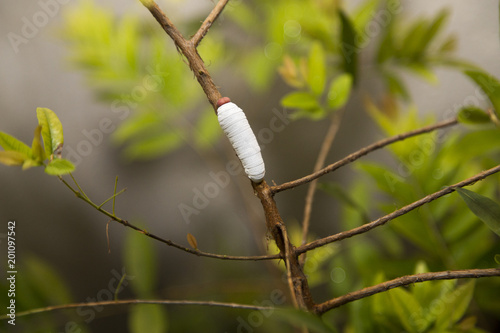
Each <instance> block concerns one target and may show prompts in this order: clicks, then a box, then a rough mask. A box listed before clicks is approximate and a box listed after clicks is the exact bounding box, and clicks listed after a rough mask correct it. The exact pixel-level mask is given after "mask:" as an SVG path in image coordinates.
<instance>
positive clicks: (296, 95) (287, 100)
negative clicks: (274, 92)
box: [281, 91, 318, 109]
mask: <svg viewBox="0 0 500 333" xmlns="http://www.w3.org/2000/svg"><path fill="white" fill-rule="evenodd" d="M281 105H283V106H284V107H287V108H294V109H313V108H316V107H318V101H317V100H316V97H314V96H313V95H311V94H310V93H308V92H303V91H294V92H291V93H289V94H288V95H286V96H285V97H283V98H282V99H281Z"/></svg>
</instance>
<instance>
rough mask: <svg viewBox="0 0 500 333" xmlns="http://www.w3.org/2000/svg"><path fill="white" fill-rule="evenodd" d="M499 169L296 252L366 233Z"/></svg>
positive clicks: (496, 168)
mask: <svg viewBox="0 0 500 333" xmlns="http://www.w3.org/2000/svg"><path fill="white" fill-rule="evenodd" d="M499 171H500V165H497V166H496V167H493V168H491V169H488V170H485V171H483V172H480V173H478V174H477V175H475V176H473V177H470V178H468V179H466V180H463V181H461V182H458V183H456V184H454V185H451V186H447V187H445V188H443V189H442V190H440V191H437V192H434V193H432V194H429V195H427V196H425V197H423V198H422V199H420V200H417V201H415V202H413V203H411V204H409V205H406V206H404V207H403V208H400V209H398V210H396V211H394V212H392V213H390V214H387V215H385V216H383V217H381V218H379V219H377V220H375V221H372V222H370V223H366V224H363V225H362V226H359V227H357V228H354V229H351V230H348V231H343V232H339V233H338V234H335V235H332V236H328V237H325V238H321V239H318V240H315V241H313V242H310V243H308V244H306V245H303V246H300V247H299V248H297V249H296V253H297V254H301V253H304V252H307V251H310V250H313V249H315V248H317V247H320V246H323V245H325V244H328V243H332V242H337V241H339V240H342V239H346V238H349V237H352V236H355V235H359V234H362V233H365V232H367V231H370V230H372V229H374V228H376V227H380V226H382V225H384V224H386V223H387V222H389V221H391V220H393V219H395V218H396V217H399V216H401V215H404V214H406V213H408V212H410V211H412V210H414V209H415V208H418V207H420V206H423V205H425V204H427V203H429V202H431V201H433V200H436V199H438V198H440V197H442V196H444V195H447V194H449V193H451V192H453V191H455V189H456V188H457V187H464V186H468V185H472V184H474V183H476V182H477V181H480V180H483V179H484V178H486V177H488V176H491V175H493V174H495V173H497V172H499Z"/></svg>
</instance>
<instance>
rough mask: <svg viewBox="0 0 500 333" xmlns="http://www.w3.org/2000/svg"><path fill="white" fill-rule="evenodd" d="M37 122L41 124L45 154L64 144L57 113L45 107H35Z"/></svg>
mask: <svg viewBox="0 0 500 333" xmlns="http://www.w3.org/2000/svg"><path fill="white" fill-rule="evenodd" d="M36 116H37V118H38V124H39V125H40V126H42V137H43V143H44V146H45V155H46V156H47V157H48V156H50V155H52V154H53V153H54V152H55V151H56V150H57V151H59V150H60V149H61V148H62V145H63V144H64V136H63V128H62V124H61V121H60V120H59V118H58V117H57V115H56V114H55V113H54V112H53V111H52V110H49V109H47V108H37V109H36Z"/></svg>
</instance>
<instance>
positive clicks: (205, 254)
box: [59, 177, 282, 261]
mask: <svg viewBox="0 0 500 333" xmlns="http://www.w3.org/2000/svg"><path fill="white" fill-rule="evenodd" d="M72 178H73V177H72ZM59 179H60V180H61V181H62V182H63V183H64V185H66V186H67V187H68V188H69V189H70V190H71V191H72V192H73V193H75V195H76V196H77V197H78V198H80V199H82V200H83V201H85V202H86V203H87V204H89V205H91V206H92V207H94V208H95V209H96V210H97V211H99V212H100V213H102V214H104V215H106V216H107V217H109V218H110V219H112V220H113V221H116V222H118V223H120V224H122V225H124V226H125V227H128V228H132V229H134V230H136V231H139V232H140V233H142V234H144V235H146V236H147V237H149V238H152V239H155V240H157V241H159V242H161V243H164V244H166V245H168V246H172V247H174V248H176V249H179V250H182V251H184V252H188V253H191V254H195V255H197V256H200V257H208V258H215V259H223V260H253V261H257V260H269V259H281V258H282V256H281V254H275V255H264V256H228V255H225V254H214V253H208V252H203V251H200V250H195V249H191V248H188V247H185V246H182V245H180V244H177V243H175V242H173V241H171V240H169V239H164V238H161V237H159V236H156V235H154V234H152V233H150V232H149V231H147V230H144V229H141V228H139V227H137V226H135V225H133V224H131V223H130V222H128V221H127V220H124V219H122V218H119V217H118V216H116V215H114V214H112V213H110V212H108V211H107V210H105V209H102V208H101V207H99V206H98V205H96V204H95V203H94V202H92V201H91V200H90V199H89V198H88V197H87V196H83V195H81V194H80V192H78V191H76V190H75V189H74V188H73V187H71V185H69V184H68V182H66V181H65V180H64V179H63V178H62V177H59ZM73 180H74V181H75V182H76V180H75V179H74V178H73ZM77 184H78V183H77ZM77 186H78V188H79V189H81V188H80V186H79V185H77Z"/></svg>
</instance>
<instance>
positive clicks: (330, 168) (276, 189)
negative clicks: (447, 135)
mask: <svg viewBox="0 0 500 333" xmlns="http://www.w3.org/2000/svg"><path fill="white" fill-rule="evenodd" d="M457 123H458V121H457V120H456V119H449V120H445V121H443V122H440V123H437V124H434V125H431V126H426V127H422V128H420V129H416V130H413V131H410V132H407V133H403V134H398V135H395V136H393V137H390V138H387V139H384V140H380V141H378V142H375V143H373V144H371V145H369V146H367V147H365V148H362V149H360V150H358V151H357V152H354V153H352V154H350V155H348V156H346V157H345V158H343V159H341V160H340V161H337V162H335V163H333V164H330V165H329V166H327V167H325V168H323V169H321V170H319V171H317V172H314V173H312V174H310V175H307V176H305V177H302V178H300V179H297V180H292V181H290V182H287V183H283V184H281V185H276V186H271V192H272V193H273V194H275V193H278V192H281V191H285V190H288V189H291V188H294V187H297V186H299V185H303V184H306V183H309V182H310V181H313V180H314V179H317V178H319V177H321V176H323V175H326V174H327V173H330V172H332V171H335V170H337V169H338V168H340V167H343V166H344V165H347V164H349V163H352V162H354V161H355V160H357V159H358V158H360V157H362V156H364V155H366V154H368V153H371V152H373V151H375V150H377V149H380V148H383V147H385V146H387V145H390V144H391V143H394V142H397V141H402V140H405V139H408V138H410V137H413V136H417V135H420V134H424V133H429V132H432V131H435V130H437V129H441V128H445V127H448V126H453V125H456V124H457Z"/></svg>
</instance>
